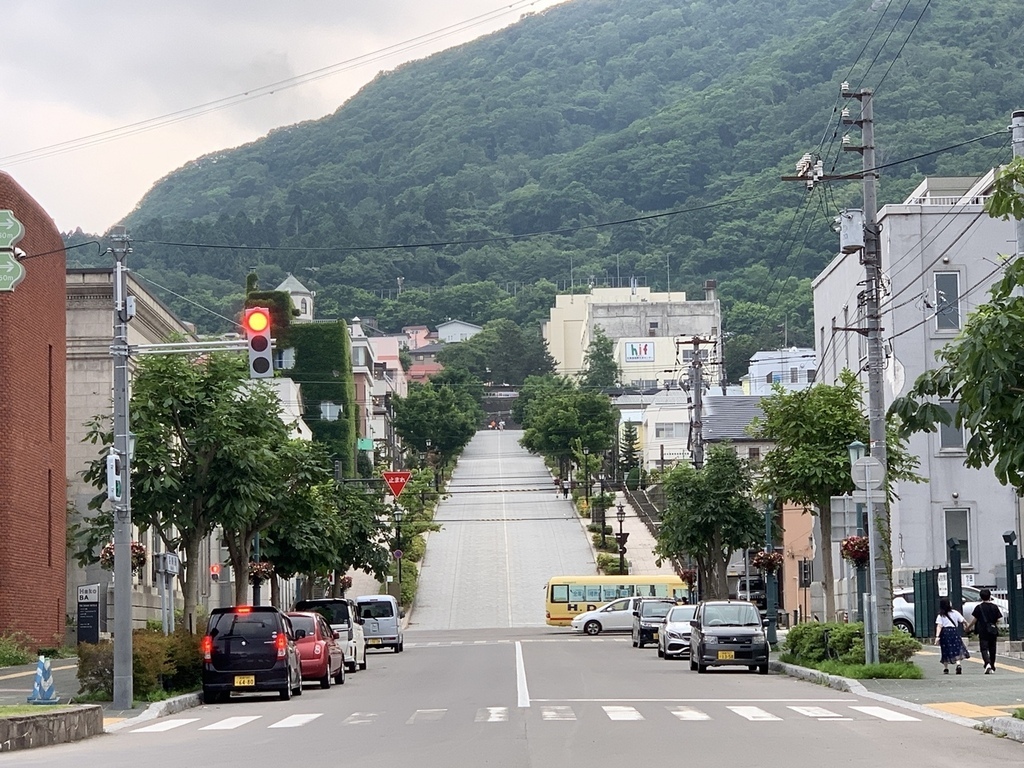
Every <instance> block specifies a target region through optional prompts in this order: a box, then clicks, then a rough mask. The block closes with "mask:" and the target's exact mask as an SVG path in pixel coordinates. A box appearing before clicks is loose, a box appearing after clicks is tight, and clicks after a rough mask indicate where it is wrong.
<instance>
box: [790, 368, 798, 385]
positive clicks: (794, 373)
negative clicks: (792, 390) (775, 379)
mask: <svg viewBox="0 0 1024 768" xmlns="http://www.w3.org/2000/svg"><path fill="white" fill-rule="evenodd" d="M789 383H790V384H799V383H800V369H799V368H790V369H789Z"/></svg>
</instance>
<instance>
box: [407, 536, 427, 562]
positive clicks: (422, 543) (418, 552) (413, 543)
mask: <svg viewBox="0 0 1024 768" xmlns="http://www.w3.org/2000/svg"><path fill="white" fill-rule="evenodd" d="M426 551H427V542H426V539H424V538H423V537H422V536H419V535H417V536H413V537H412V538H410V539H409V540H408V541H406V540H405V537H403V538H402V558H403V559H404V560H406V561H408V562H413V563H418V562H419V561H420V560H422V559H423V555H424V554H425V553H426ZM403 567H404V566H403Z"/></svg>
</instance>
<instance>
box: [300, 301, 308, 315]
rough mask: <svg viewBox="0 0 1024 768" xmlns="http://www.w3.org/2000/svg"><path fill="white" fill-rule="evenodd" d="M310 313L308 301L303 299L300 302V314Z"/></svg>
mask: <svg viewBox="0 0 1024 768" xmlns="http://www.w3.org/2000/svg"><path fill="white" fill-rule="evenodd" d="M308 311H309V305H308V304H307V303H306V300H305V299H303V300H302V301H300V302H299V312H300V313H301V314H303V315H304V314H306V313H307V312H308Z"/></svg>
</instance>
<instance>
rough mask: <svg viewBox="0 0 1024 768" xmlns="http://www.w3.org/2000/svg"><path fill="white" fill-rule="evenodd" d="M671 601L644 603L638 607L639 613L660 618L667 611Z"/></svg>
mask: <svg viewBox="0 0 1024 768" xmlns="http://www.w3.org/2000/svg"><path fill="white" fill-rule="evenodd" d="M671 607H672V603H644V604H643V605H642V606H641V607H640V615H641V616H644V617H647V618H651V617H654V618H661V617H662V616H664V615H665V614H667V613H668V611H669V608H671Z"/></svg>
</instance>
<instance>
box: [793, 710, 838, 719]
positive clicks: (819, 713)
mask: <svg viewBox="0 0 1024 768" xmlns="http://www.w3.org/2000/svg"><path fill="white" fill-rule="evenodd" d="M790 709H792V710H793V711H794V712H798V713H800V714H801V715H805V716H806V717H814V718H817V719H818V720H849V719H850V718H848V717H843V716H842V715H840V714H838V713H837V712H833V711H831V710H829V709H825V708H824V707H790Z"/></svg>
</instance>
